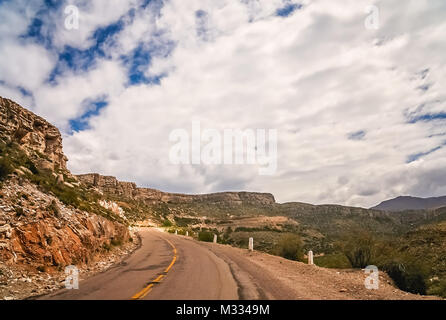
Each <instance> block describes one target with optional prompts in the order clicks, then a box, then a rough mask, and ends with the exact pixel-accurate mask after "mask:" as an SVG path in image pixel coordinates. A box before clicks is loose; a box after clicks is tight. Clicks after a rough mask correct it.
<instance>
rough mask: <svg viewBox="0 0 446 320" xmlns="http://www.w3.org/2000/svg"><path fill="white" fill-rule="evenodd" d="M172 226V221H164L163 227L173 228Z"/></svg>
mask: <svg viewBox="0 0 446 320" xmlns="http://www.w3.org/2000/svg"><path fill="white" fill-rule="evenodd" d="M171 226H172V222H170V220H167V219H166V220H164V221H163V227H171Z"/></svg>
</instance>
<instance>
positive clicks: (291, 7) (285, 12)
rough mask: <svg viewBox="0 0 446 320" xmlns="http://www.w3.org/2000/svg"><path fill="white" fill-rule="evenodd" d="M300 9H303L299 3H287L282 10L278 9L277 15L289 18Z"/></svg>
mask: <svg viewBox="0 0 446 320" xmlns="http://www.w3.org/2000/svg"><path fill="white" fill-rule="evenodd" d="M300 8H302V5H301V4H299V3H287V4H285V6H283V7H282V8H279V9H277V11H276V15H278V16H279V17H288V16H289V15H290V14H292V13H293V12H294V11H296V10H299V9H300Z"/></svg>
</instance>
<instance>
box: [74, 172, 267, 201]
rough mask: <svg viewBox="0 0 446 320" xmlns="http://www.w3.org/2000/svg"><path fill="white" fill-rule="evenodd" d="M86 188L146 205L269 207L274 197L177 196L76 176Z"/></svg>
mask: <svg viewBox="0 0 446 320" xmlns="http://www.w3.org/2000/svg"><path fill="white" fill-rule="evenodd" d="M76 177H77V178H78V180H79V181H81V182H82V183H84V184H85V185H86V186H89V187H94V188H96V189H97V190H99V191H100V192H103V193H107V194H112V195H116V196H121V197H125V198H128V199H132V200H140V201H143V202H145V203H146V204H156V203H174V204H180V203H196V202H206V203H227V204H230V205H237V204H250V205H259V206H261V205H270V204H274V203H275V199H274V196H273V195H272V194H270V193H256V192H220V193H211V194H199V195H189V194H179V193H168V192H162V191H159V190H156V189H150V188H138V187H137V186H136V184H135V183H132V182H122V181H119V180H118V179H116V178H115V177H110V176H101V175H99V174H97V173H91V174H83V175H78V176H76Z"/></svg>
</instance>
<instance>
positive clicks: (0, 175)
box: [0, 158, 14, 181]
mask: <svg viewBox="0 0 446 320" xmlns="http://www.w3.org/2000/svg"><path fill="white" fill-rule="evenodd" d="M13 171H14V168H13V166H12V164H11V162H10V161H9V160H8V159H6V158H2V159H0V181H3V180H5V179H6V178H7V177H8V175H10V174H11V173H12V172H13Z"/></svg>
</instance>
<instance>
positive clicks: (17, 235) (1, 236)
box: [0, 181, 129, 267]
mask: <svg viewBox="0 0 446 320" xmlns="http://www.w3.org/2000/svg"><path fill="white" fill-rule="evenodd" d="M16 194H29V195H30V196H29V199H28V200H26V201H25V200H22V207H23V208H25V209H24V214H23V216H20V217H17V216H16V214H15V211H14V210H12V208H13V203H14V201H13V199H14V197H15V195H16ZM31 195H33V197H31ZM52 201H56V203H57V205H58V206H59V208H60V218H59V217H56V216H55V215H54V214H51V213H49V212H48V211H46V209H45V208H46V207H47V206H48V205H49V204H50V203H51V202H52ZM34 202H36V203H35V204H31V203H34ZM0 204H1V208H3V209H1V210H0V218H1V219H0V220H2V222H0V224H2V226H0V257H1V260H2V261H5V262H8V263H14V264H28V265H33V266H49V267H51V266H54V267H61V266H62V267H63V266H67V265H71V264H82V263H84V264H88V263H89V262H90V261H91V260H92V259H93V258H94V256H95V254H96V253H98V252H101V251H104V250H105V249H104V247H108V246H110V243H111V241H112V240H115V241H118V242H121V243H125V242H127V241H128V240H129V232H128V229H127V227H126V226H124V225H122V224H120V223H118V222H113V221H110V220H107V219H106V218H104V217H101V216H98V215H95V214H90V213H87V212H82V211H79V210H75V209H73V208H69V207H66V206H64V205H63V204H62V203H60V202H59V201H58V200H57V199H55V198H54V197H52V196H50V195H46V194H44V193H42V192H40V191H39V190H38V189H37V188H35V186H33V185H31V184H27V183H25V184H24V185H21V186H19V185H16V184H15V183H14V181H11V182H9V183H8V184H6V185H5V186H4V191H3V197H2V199H1V200H0ZM5 226H6V227H5Z"/></svg>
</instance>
